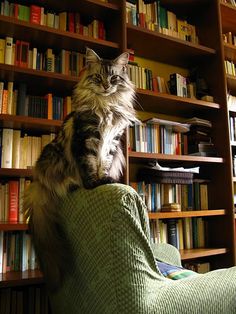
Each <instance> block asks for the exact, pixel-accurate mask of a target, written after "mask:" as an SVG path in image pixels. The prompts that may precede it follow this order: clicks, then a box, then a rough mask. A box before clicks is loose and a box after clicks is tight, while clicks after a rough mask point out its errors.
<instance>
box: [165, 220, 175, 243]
mask: <svg viewBox="0 0 236 314" xmlns="http://www.w3.org/2000/svg"><path fill="white" fill-rule="evenodd" d="M167 233H168V243H169V244H171V245H173V246H175V247H176V248H178V239H177V224H176V219H168V220H167Z"/></svg>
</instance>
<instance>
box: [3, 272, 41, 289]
mask: <svg viewBox="0 0 236 314" xmlns="http://www.w3.org/2000/svg"><path fill="white" fill-rule="evenodd" d="M42 283H44V279H43V275H42V273H41V272H40V271H39V270H29V271H23V272H18V271H17V272H16V271H12V272H7V273H6V274H0V288H7V287H15V286H24V285H36V284H42Z"/></svg>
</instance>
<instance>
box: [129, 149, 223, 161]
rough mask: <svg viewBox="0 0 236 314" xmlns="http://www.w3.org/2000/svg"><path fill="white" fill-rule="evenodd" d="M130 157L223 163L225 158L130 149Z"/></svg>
mask: <svg viewBox="0 0 236 314" xmlns="http://www.w3.org/2000/svg"><path fill="white" fill-rule="evenodd" d="M129 158H130V159H132V160H137V161H143V162H147V160H162V161H168V162H170V161H173V162H178V161H181V162H186V163H187V162H197V163H223V162H224V159H223V158H221V157H202V156H190V155H169V154H153V153H140V152H133V151H129Z"/></svg>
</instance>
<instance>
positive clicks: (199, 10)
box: [126, 0, 236, 268]
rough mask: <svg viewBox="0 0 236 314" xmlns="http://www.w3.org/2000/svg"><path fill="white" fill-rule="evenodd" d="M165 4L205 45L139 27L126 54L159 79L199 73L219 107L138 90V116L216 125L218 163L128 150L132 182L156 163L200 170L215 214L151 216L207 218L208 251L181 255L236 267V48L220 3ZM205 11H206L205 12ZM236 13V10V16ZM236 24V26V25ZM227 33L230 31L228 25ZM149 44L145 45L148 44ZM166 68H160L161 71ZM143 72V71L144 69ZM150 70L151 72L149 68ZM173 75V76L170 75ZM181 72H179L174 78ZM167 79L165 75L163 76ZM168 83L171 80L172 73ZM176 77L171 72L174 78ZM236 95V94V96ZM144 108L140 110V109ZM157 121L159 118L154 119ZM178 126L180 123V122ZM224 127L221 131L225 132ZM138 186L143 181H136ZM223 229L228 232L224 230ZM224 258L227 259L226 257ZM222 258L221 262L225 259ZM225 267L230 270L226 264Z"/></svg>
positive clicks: (131, 31)
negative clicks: (235, 65) (232, 130)
mask: <svg viewBox="0 0 236 314" xmlns="http://www.w3.org/2000/svg"><path fill="white" fill-rule="evenodd" d="M161 4H162V5H163V6H166V8H167V9H168V10H170V11H172V12H174V13H176V15H177V16H179V17H180V18H181V17H182V18H183V17H184V18H186V17H188V18H189V20H191V22H192V23H193V24H194V25H196V29H197V30H198V37H199V43H198V44H195V43H190V42H187V41H184V40H181V39H179V38H176V37H172V36H169V35H165V34H162V33H160V32H157V31H151V30H148V29H145V28H142V27H139V26H135V25H131V24H127V25H126V29H127V46H126V49H131V50H134V55H135V56H137V57H138V58H140V59H142V58H143V59H144V62H143V64H147V63H148V62H147V59H149V60H151V62H150V64H151V65H150V67H151V66H153V64H154V62H156V63H157V66H156V68H155V69H154V70H153V73H155V75H160V76H161V74H158V72H159V71H160V70H159V67H160V68H161V67H162V66H164V65H167V66H166V69H169V68H170V67H173V68H174V67H181V68H183V69H184V70H186V69H189V71H190V70H191V69H192V68H193V67H198V69H199V72H200V73H201V75H202V76H203V77H204V78H205V80H206V81H207V84H208V87H209V90H210V94H211V95H212V96H213V98H214V100H213V102H206V101H202V100H199V99H190V98H183V97H178V96H174V95H169V94H162V93H155V92H153V91H148V90H142V89H138V90H137V93H138V97H137V106H136V108H137V110H139V111H142V110H143V111H147V112H149V113H150V114H151V113H155V114H156V115H158V114H164V115H165V116H166V115H168V116H170V120H171V116H174V117H175V118H177V117H178V118H179V121H184V120H185V119H188V118H191V117H199V118H202V119H207V120H210V121H211V122H212V125H213V127H212V138H213V142H214V144H215V146H216V150H217V156H216V157H205V156H193V155H167V154H153V153H144V152H134V151H130V150H129V149H128V148H127V161H128V165H129V169H128V173H127V181H129V178H131V181H132V182H135V171H136V172H137V173H138V170H139V169H140V168H142V167H144V166H145V165H147V164H148V163H150V162H153V161H158V163H160V165H161V166H162V165H164V166H169V167H173V166H174V167H176V166H182V167H189V166H191V167H194V166H199V167H200V175H202V176H203V177H204V178H207V179H209V181H210V183H209V210H207V211H204V210H203V211H199V210H197V211H183V212H158V213H154V212H153V213H152V212H150V213H149V218H150V219H151V220H155V219H165V220H166V219H170V218H176V219H178V218H186V217H203V218H204V220H206V221H207V226H208V227H207V238H208V241H207V242H208V243H207V244H206V247H207V248H203V249H192V250H184V251H182V252H181V253H182V254H181V257H182V259H183V260H185V259H195V258H201V257H204V258H209V259H210V262H211V265H212V267H213V268H219V267H224V266H223V265H235V264H236V258H235V242H234V241H235V240H234V226H233V221H234V215H233V214H232V210H233V204H232V199H233V191H232V189H231V186H232V181H231V148H230V140H229V138H228V136H229V124H228V113H227V95H226V90H227V89H226V82H230V86H229V88H231V87H234V88H235V90H236V78H235V77H231V76H228V75H227V76H226V75H225V72H224V56H223V52H224V51H225V52H227V54H228V55H229V56H231V59H232V57H233V56H234V53H235V47H232V45H231V46H229V45H223V43H222V35H221V34H222V33H221V28H220V18H221V17H220V14H219V13H220V12H219V6H220V3H219V1H208V2H207V1H206V2H204V1H203V2H201V3H200V1H194V0H193V1H188V4H186V1H184V0H180V1H168V0H165V1H162V2H161ZM203 5H204V10H203ZM222 7H223V10H224V14H225V15H227V20H228V22H227V24H229V23H230V21H231V22H232V23H233V21H235V16H234V15H231V12H230V16H228V13H227V12H228V10H229V9H230V7H231V6H228V5H225V6H222V5H221V9H222ZM234 11H235V12H236V10H234ZM234 24H235V22H234ZM223 27H225V30H226V29H227V25H225V26H224V25H223ZM234 30H235V26H234ZM144 43H145V44H144ZM159 64H160V65H159ZM141 66H142V65H141ZM144 67H146V66H145V65H144ZM167 71H168V70H167ZM169 71H171V70H169ZM174 72H175V71H174V70H173V72H172V73H174ZM163 73H164V72H163ZM163 73H162V76H165V79H166V77H167V76H168V75H166V73H164V74H163ZM170 73H171V72H170ZM235 95H236V94H235ZM139 104H140V105H139ZM153 116H154V115H153ZM174 120H175V121H176V119H174ZM219 126H220V127H219ZM136 181H137V180H136ZM223 186H225V187H226V186H227V189H224V191H223V189H222V187H223ZM222 226H223V227H222ZM219 229H221V230H222V233H224V236H223V239H222V238H221V239H220V238H219V237H216V234H217V232H218V230H219ZM221 255H222V256H223V257H221ZM219 256H220V257H219ZM224 263H225V264H224Z"/></svg>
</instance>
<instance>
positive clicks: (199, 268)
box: [183, 262, 211, 274]
mask: <svg viewBox="0 0 236 314" xmlns="http://www.w3.org/2000/svg"><path fill="white" fill-rule="evenodd" d="M183 267H184V268H187V269H190V270H193V271H195V272H197V273H199V274H205V273H208V272H209V271H210V270H211V268H210V263H209V262H184V263H183Z"/></svg>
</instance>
